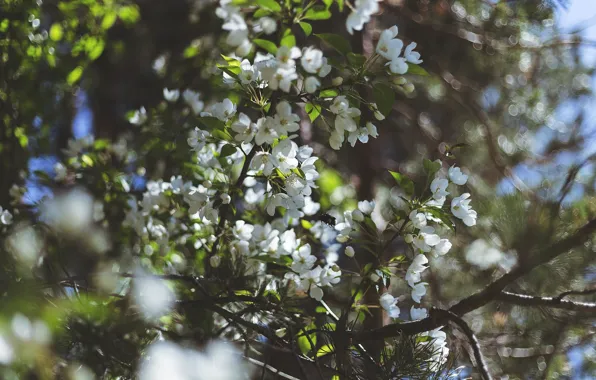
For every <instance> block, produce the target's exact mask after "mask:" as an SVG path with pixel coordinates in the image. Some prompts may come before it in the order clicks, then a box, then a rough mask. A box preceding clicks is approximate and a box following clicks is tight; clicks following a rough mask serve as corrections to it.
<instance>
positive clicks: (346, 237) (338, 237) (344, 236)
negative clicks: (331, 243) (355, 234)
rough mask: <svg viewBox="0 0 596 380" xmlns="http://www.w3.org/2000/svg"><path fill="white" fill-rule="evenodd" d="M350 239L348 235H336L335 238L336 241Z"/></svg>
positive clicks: (341, 241) (340, 241)
mask: <svg viewBox="0 0 596 380" xmlns="http://www.w3.org/2000/svg"><path fill="white" fill-rule="evenodd" d="M349 239H350V237H349V236H346V235H337V237H336V238H335V240H337V242H338V243H345V242H347V241H348V240H349Z"/></svg>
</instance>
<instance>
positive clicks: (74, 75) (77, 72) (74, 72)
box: [66, 66, 83, 85]
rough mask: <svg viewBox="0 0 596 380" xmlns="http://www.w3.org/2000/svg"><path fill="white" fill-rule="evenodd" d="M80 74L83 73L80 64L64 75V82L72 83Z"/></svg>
mask: <svg viewBox="0 0 596 380" xmlns="http://www.w3.org/2000/svg"><path fill="white" fill-rule="evenodd" d="M81 75H83V68H82V67H81V66H77V67H75V68H74V69H73V70H72V71H71V72H70V73H69V74H68V76H67V77H66V82H67V83H68V84H69V85H73V84H75V83H76V82H78V80H79V79H81Z"/></svg>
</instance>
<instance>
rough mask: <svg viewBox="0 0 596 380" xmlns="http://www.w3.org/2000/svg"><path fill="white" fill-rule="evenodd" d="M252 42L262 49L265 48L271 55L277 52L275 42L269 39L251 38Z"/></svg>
mask: <svg viewBox="0 0 596 380" xmlns="http://www.w3.org/2000/svg"><path fill="white" fill-rule="evenodd" d="M252 42H254V44H255V45H257V46H258V47H260V48H262V49H263V50H266V51H267V52H268V53H271V54H273V55H275V53H277V46H275V44H274V43H273V42H271V41H268V40H262V39H259V38H255V39H254V40H252Z"/></svg>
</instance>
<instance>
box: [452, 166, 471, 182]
mask: <svg viewBox="0 0 596 380" xmlns="http://www.w3.org/2000/svg"><path fill="white" fill-rule="evenodd" d="M449 179H450V180H451V182H453V183H455V184H456V185H460V186H461V185H465V184H466V182H468V176H467V175H466V174H464V173H462V171H461V169H460V168H458V167H457V166H452V167H450V168H449Z"/></svg>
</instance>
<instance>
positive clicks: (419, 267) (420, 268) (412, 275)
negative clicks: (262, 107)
mask: <svg viewBox="0 0 596 380" xmlns="http://www.w3.org/2000/svg"><path fill="white" fill-rule="evenodd" d="M426 264H428V259H427V258H426V256H424V255H420V254H418V255H416V257H414V260H412V263H411V264H410V266H409V267H408V270H407V271H406V281H407V282H408V284H409V285H410V286H411V287H413V286H414V285H415V284H416V283H417V282H420V279H421V273H422V272H424V271H425V270H426V268H427V266H426Z"/></svg>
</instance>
